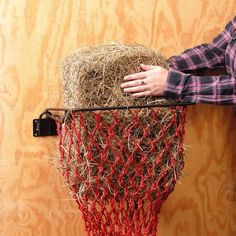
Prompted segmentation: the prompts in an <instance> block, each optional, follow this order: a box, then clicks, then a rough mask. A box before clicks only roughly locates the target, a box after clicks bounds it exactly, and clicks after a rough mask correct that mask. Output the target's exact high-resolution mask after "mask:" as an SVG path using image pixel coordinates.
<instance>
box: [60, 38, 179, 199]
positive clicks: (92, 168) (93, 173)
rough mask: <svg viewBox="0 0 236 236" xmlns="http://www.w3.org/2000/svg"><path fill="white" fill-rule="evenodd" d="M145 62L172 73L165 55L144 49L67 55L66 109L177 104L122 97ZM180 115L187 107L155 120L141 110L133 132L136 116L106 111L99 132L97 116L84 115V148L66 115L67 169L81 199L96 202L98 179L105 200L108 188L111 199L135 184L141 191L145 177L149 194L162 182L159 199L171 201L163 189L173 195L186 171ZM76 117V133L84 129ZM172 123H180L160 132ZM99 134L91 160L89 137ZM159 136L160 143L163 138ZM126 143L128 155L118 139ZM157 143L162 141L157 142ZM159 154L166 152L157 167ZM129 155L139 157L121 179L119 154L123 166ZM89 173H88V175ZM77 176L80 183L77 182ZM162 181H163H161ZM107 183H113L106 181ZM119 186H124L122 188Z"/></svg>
mask: <svg viewBox="0 0 236 236" xmlns="http://www.w3.org/2000/svg"><path fill="white" fill-rule="evenodd" d="M141 63H144V64H149V65H159V66H162V67H164V68H167V60H166V59H165V57H164V56H163V55H161V54H160V53H159V52H156V51H155V50H153V49H150V48H147V47H145V46H142V45H123V44H118V43H111V44H105V45H98V46H95V47H82V48H80V49H79V50H77V52H76V53H74V54H72V55H71V56H68V57H67V58H66V59H65V60H64V62H63V65H62V68H63V74H62V81H63V89H64V99H65V106H66V107H67V108H91V107H107V106H128V105H146V104H162V103H172V102H173V101H170V100H168V101H167V100H165V99H157V98H156V97H149V98H139V99H133V98H131V97H130V96H127V95H126V94H124V93H123V92H122V90H121V89H120V84H121V83H122V81H123V78H124V76H125V75H127V74H130V73H136V72H139V71H140V64H141ZM181 111H182V108H181V109H176V110H174V112H173V108H169V107H164V108H160V109H159V112H158V113H156V116H155V115H153V114H154V113H153V110H151V109H147V108H144V109H140V110H139V112H138V115H137V121H138V123H139V124H137V126H135V127H133V128H131V127H132V126H133V123H134V112H133V111H130V110H119V111H113V112H110V111H103V112H102V113H100V115H101V117H100V119H101V123H100V124H99V125H100V126H99V129H96V127H97V125H98V123H97V120H96V118H97V115H96V114H97V112H84V113H83V119H84V121H83V122H84V123H83V127H82V130H81V133H82V135H81V137H82V142H83V143H79V144H78V138H77V137H78V136H77V135H76V133H74V131H73V130H72V128H71V127H70V124H71V116H67V119H65V121H64V124H63V126H62V128H63V127H66V128H67V129H68V130H69V131H67V133H65V134H64V139H63V140H64V142H63V143H62V146H63V149H64V150H65V153H66V154H65V159H64V163H63V166H64V169H67V170H69V182H70V183H71V185H74V186H75V185H76V186H77V189H78V193H77V196H78V198H81V197H83V196H84V195H89V196H90V198H95V197H97V196H95V195H94V191H95V190H96V191H97V187H98V186H97V181H98V180H97V178H98V176H99V188H100V190H99V191H100V192H101V193H100V196H102V194H103V193H104V191H105V189H107V188H109V193H110V195H113V194H114V189H117V191H118V192H119V194H120V196H123V195H124V188H129V186H130V185H131V183H130V180H132V185H133V184H134V183H136V186H137V188H139V185H140V183H141V182H140V181H141V178H140V176H146V177H145V185H146V187H145V191H150V192H151V190H150V189H151V186H152V184H153V183H157V182H158V181H160V182H158V184H159V189H158V192H159V196H160V198H163V199H164V198H166V196H161V194H162V192H163V191H164V189H165V190H166V189H169V192H170V191H172V190H173V187H174V184H175V182H176V180H177V179H178V178H179V176H180V173H181V170H182V168H183V156H182V150H180V149H179V146H181V145H180V143H182V141H183V137H182V136H181V135H180V136H179V137H177V136H176V133H175V131H176V127H178V126H179V124H180V123H181ZM114 114H115V115H114ZM74 115H75V117H74V119H73V121H74V122H75V123H74V125H75V127H76V130H79V129H80V128H81V126H80V121H79V113H75V114H74ZM114 117H116V118H115V119H116V122H117V125H115V126H114V127H113V131H112V132H113V136H111V135H110V134H109V132H108V127H111V126H112V125H113V124H114V122H115V120H114ZM155 119H156V120H157V121H158V122H157V123H155V122H154V123H153V121H154V120H155ZM173 119H174V120H175V122H174V123H173V124H172V125H170V127H169V128H168V129H167V130H166V131H165V133H164V135H163V131H162V130H161V129H160V127H163V128H166V127H167V126H168V124H169V123H171V122H172V121H173ZM140 124H141V125H140ZM85 127H86V128H85ZM143 127H148V134H147V135H146V134H145V135H144V129H143ZM95 129H96V132H94V134H93V138H92V139H93V142H94V143H96V145H94V144H92V145H91V146H92V148H91V150H89V152H90V154H91V155H92V156H93V158H92V159H90V160H88V158H87V155H88V146H89V144H91V136H90V135H88V132H90V133H92V132H93V131H94V130H95ZM127 130H129V132H130V136H129V137H131V139H130V138H129V137H128V138H127V139H123V135H124V133H125V132H126V131H127ZM180 132H182V130H180ZM143 136H144V137H143ZM160 136H161V138H160V139H159V137H160ZM121 139H122V147H123V150H124V151H123V152H120V149H121V146H120V144H119V142H117V140H121ZM108 140H109V145H110V147H112V148H110V147H109V148H107V149H106V153H105V155H106V157H107V158H106V159H105V160H104V159H102V157H101V152H102V151H101V150H103V148H104V147H105V146H106V143H107V142H108ZM134 140H137V141H139V147H140V150H141V152H140V150H139V151H136V152H135V153H133V150H134V149H135V145H136V143H135V141H134ZM150 140H151V141H152V142H153V143H154V145H155V151H152V152H150V149H151V148H152V147H151V142H150ZM157 140H158V142H156V141H157ZM170 140H172V142H171V144H170V145H169V147H168V148H169V149H168V148H167V147H166V143H168V142H169V141H170ZM78 145H79V147H78ZM157 152H159V153H162V156H161V158H160V160H159V161H158V162H157V158H158V155H157ZM127 153H129V155H131V153H133V157H134V158H133V161H132V162H131V163H130V164H129V165H128V166H125V168H126V170H125V172H126V174H125V175H122V177H121V176H120V174H121V172H122V171H123V169H124V165H121V164H120V163H117V162H116V155H120V158H121V160H122V162H123V163H126V162H127V161H128V160H129V158H130V157H129V156H128V155H127ZM170 153H171V154H170ZM103 155H104V153H103ZM143 156H146V158H147V162H146V163H144V164H142V165H141V166H139V168H140V173H139V174H138V175H137V173H136V172H135V171H134V170H135V168H136V166H137V165H139V164H140V160H141V158H142V157H143ZM78 157H79V163H78ZM69 159H71V160H69ZM173 161H174V165H173V166H172V167H171V168H169V166H171V163H170V162H173ZM153 166H154V168H153V171H152V173H151V174H150V173H147V169H148V168H151V167H153ZM99 167H102V169H103V170H102V172H100V170H99ZM87 170H89V173H88V171H87ZM77 171H78V173H79V175H80V178H76V177H75V173H76V172H77ZM111 173H112V176H111ZM163 173H164V175H163ZM147 175H148V176H147ZM160 176H162V178H161V180H160ZM108 178H109V181H110V183H109V184H108V183H107V182H106V180H107V179H108ZM119 178H122V179H119ZM88 182H89V183H90V189H88V188H87V187H86V186H87V184H85V183H88ZM120 183H122V186H121V184H120ZM136 190H137V189H136ZM136 190H135V188H130V189H129V191H130V192H131V195H132V193H133V192H135V191H136ZM145 191H144V190H142V189H141V190H139V191H138V194H139V196H140V197H141V198H142V197H144V196H145ZM156 191H157V190H156V189H155V191H153V193H150V194H151V196H153V197H154V198H155V197H156Z"/></svg>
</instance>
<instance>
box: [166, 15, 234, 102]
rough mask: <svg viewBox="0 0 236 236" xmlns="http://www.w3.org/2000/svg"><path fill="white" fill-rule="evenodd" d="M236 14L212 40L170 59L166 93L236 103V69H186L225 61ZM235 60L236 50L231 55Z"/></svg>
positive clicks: (208, 100) (222, 63) (190, 98)
mask: <svg viewBox="0 0 236 236" xmlns="http://www.w3.org/2000/svg"><path fill="white" fill-rule="evenodd" d="M235 25H236V17H235V18H234V19H233V20H232V21H231V22H229V23H228V24H227V25H226V27H225V30H224V31H223V32H222V33H221V34H219V35H218V36H217V37H216V38H215V39H214V40H213V42H212V43H211V44H203V45H200V46H197V47H194V48H192V49H188V50H186V51H184V52H183V53H182V54H181V55H180V56H174V57H171V58H170V59H169V67H170V68H169V73H168V78H167V81H166V85H165V89H164V96H166V97H171V98H180V99H181V100H182V101H184V102H195V103H219V104H235V103H236V97H235V96H236V95H235V94H236V93H235V83H236V82H235V73H232V74H231V75H221V76H195V75H192V74H188V73H184V71H194V70H197V69H199V68H218V67H219V66H222V65H224V62H225V53H226V52H225V51H226V48H227V46H228V44H229V42H230V41H231V40H232V35H233V34H235V31H236V27H235ZM231 57H232V58H231V60H232V61H234V60H235V54H234V55H231Z"/></svg>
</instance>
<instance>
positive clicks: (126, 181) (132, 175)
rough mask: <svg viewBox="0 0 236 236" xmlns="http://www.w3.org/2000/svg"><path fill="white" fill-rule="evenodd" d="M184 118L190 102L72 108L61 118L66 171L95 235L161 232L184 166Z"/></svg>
mask: <svg viewBox="0 0 236 236" xmlns="http://www.w3.org/2000/svg"><path fill="white" fill-rule="evenodd" d="M124 117H126V119H124ZM127 117H128V118H129V119H128V118H127ZM130 119H132V120H133V122H131V123H130ZM127 120H129V122H127ZM184 120H185V108H184V107H181V106H170V107H153V108H142V109H128V110H120V109H114V110H99V111H76V112H69V113H67V114H66V116H64V119H63V122H58V123H57V125H58V133H59V137H60V145H59V148H60V153H61V157H60V162H61V166H62V170H63V175H64V176H65V177H66V180H67V182H68V184H69V186H70V188H71V190H72V194H73V197H74V198H75V199H76V201H77V203H78V206H79V209H80V211H81V213H82V217H83V219H84V222H85V228H86V231H87V232H88V234H89V235H92V236H102V235H104V236H105V235H106V236H107V235H114V236H119V235H135V236H137V235H140V236H141V235H153V236H154V235H156V229H157V223H158V213H159V211H160V207H161V205H162V203H163V202H164V201H165V200H166V198H167V197H168V195H169V194H170V193H171V192H172V191H173V189H174V186H175V184H176V182H177V180H178V178H179V176H180V174H181V171H182V169H183V166H184V160H183V135H184Z"/></svg>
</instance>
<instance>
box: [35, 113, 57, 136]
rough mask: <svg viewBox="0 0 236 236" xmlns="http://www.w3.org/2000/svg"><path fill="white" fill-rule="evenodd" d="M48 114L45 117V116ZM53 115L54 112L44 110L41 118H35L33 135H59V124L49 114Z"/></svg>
mask: <svg viewBox="0 0 236 236" xmlns="http://www.w3.org/2000/svg"><path fill="white" fill-rule="evenodd" d="M44 115H45V116H46V117H45V118H43V116H44ZM48 115H49V116H52V113H50V112H48V111H46V112H43V113H42V114H41V115H40V116H39V119H34V120H33V136H34V137H43V136H53V135H57V126H56V121H55V120H54V119H52V118H51V117H49V116H48Z"/></svg>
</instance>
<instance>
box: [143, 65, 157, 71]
mask: <svg viewBox="0 0 236 236" xmlns="http://www.w3.org/2000/svg"><path fill="white" fill-rule="evenodd" d="M155 68H157V67H156V66H151V65H145V64H141V69H142V70H145V71H147V70H153V69H155Z"/></svg>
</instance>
